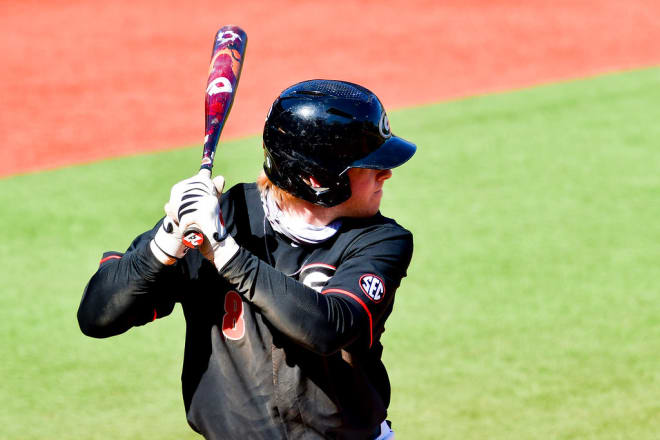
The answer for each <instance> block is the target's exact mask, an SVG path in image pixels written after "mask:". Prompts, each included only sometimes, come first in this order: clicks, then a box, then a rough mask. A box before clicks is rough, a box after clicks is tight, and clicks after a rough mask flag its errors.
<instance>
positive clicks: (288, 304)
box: [220, 249, 364, 355]
mask: <svg viewBox="0 0 660 440" xmlns="http://www.w3.org/2000/svg"><path fill="white" fill-rule="evenodd" d="M220 272H221V275H223V276H224V277H225V278H226V279H227V280H228V281H229V282H230V283H232V284H233V285H234V286H235V287H236V289H237V290H238V292H239V293H240V294H242V295H243V297H244V298H245V299H246V300H247V301H249V302H250V303H252V304H254V305H255V306H257V307H258V308H259V309H260V311H261V313H262V314H263V315H264V316H265V317H266V319H268V321H269V322H270V323H271V324H273V325H274V326H275V327H276V328H277V329H278V330H279V331H281V332H282V333H284V334H285V335H287V336H288V337H289V338H290V339H292V340H293V341H294V342H296V343H298V344H300V345H302V346H304V347H306V348H307V349H309V350H312V351H314V352H316V353H319V354H322V355H329V354H332V353H334V352H336V351H338V350H339V349H341V348H343V347H345V346H346V345H348V344H350V343H351V342H352V341H354V340H355V339H356V338H357V337H358V336H359V335H360V334H361V329H362V328H363V327H364V322H363V320H364V316H363V315H362V314H361V313H360V311H358V310H356V309H355V308H354V306H353V305H352V304H351V303H350V302H349V301H346V300H343V299H341V298H337V297H334V296H328V295H322V294H320V293H318V292H317V291H315V290H314V289H311V288H309V287H307V286H305V285H303V284H302V283H300V282H298V281H296V280H294V279H292V278H291V277H288V276H286V275H285V274H283V273H282V272H280V271H278V270H276V269H274V268H273V267H271V266H269V265H268V264H266V263H264V262H263V261H261V260H259V259H258V258H257V257H256V256H254V255H252V254H251V253H250V252H248V251H246V250H245V249H241V250H240V251H239V253H238V254H237V255H236V256H235V257H234V258H233V259H232V260H231V261H230V262H229V264H227V265H226V266H225V267H224V268H223V269H222V270H221V271H220Z"/></svg>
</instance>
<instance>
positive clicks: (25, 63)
mask: <svg viewBox="0 0 660 440" xmlns="http://www.w3.org/2000/svg"><path fill="white" fill-rule="evenodd" d="M447 3H449V5H448V4H447ZM452 3H456V4H452ZM550 3H552V6H550ZM0 12H1V13H0V27H1V28H2V29H3V30H4V32H3V36H2V39H1V40H0V51H1V53H2V54H3V58H4V63H3V64H4V68H3V69H2V71H0V79H1V81H0V96H2V111H1V113H0V130H1V132H2V133H3V135H4V136H3V138H2V156H1V159H2V160H1V161H0V176H5V175H9V174H14V173H22V172H28V171H34V170H41V169H47V168H53V167H58V166H62V165H66V164H73V163H80V162H87V161H91V160H96V159H100V158H104V157H110V156H116V155H124V154H132V153H136V152H140V151H149V150H158V149H166V148H174V147H180V146H183V145H192V144H201V142H202V138H203V132H204V127H203V112H204V105H203V103H204V96H203V93H204V88H205V85H206V69H207V65H208V61H209V59H208V58H209V55H210V51H211V47H212V39H213V35H214V34H215V31H216V30H217V28H218V27H219V26H221V25H224V24H232V23H233V24H238V25H240V26H242V27H243V28H244V29H245V30H246V31H247V33H248V36H249V44H248V49H247V55H246V62H245V66H244V69H243V76H242V78H241V85H240V87H239V92H238V96H237V98H236V101H235V105H234V108H233V110H232V115H231V117H230V119H229V122H228V123H227V125H226V127H225V131H224V133H223V138H230V137H237V136H245V135H251V134H256V133H258V132H259V131H260V129H261V125H262V124H263V119H264V116H265V114H266V111H267V109H268V106H269V105H270V102H271V101H272V100H273V98H274V97H275V96H276V94H277V93H278V92H279V91H280V90H281V89H282V88H284V87H285V86H287V85H289V84H291V83H293V82H296V81H299V80H303V79H309V78H338V79H346V80H350V81H355V82H359V83H361V84H363V85H365V86H367V87H369V88H370V89H372V90H373V91H374V92H376V93H377V94H378V95H379V96H380V97H381V98H382V100H383V101H384V103H385V105H386V107H388V108H390V109H391V108H396V107H401V106H412V105H417V104H422V103H430V102H436V101H439V100H443V99H448V98H455V97H460V96H465V95H470V94H475V93H485V92H491V91H497V90H505V89H509V88H515V87H521V86H527V85H532V84H537V83H543V82H549V81H554V80H560V79H567V78H574V77H580V76H586V75H592V74H597V73H602V72H609V71H615V70H622V69H630V68H636V67H643V66H649V65H655V64H658V63H659V62H660V26H658V25H657V17H658V16H660V2H657V1H655V0H630V1H627V2H622V1H620V0H584V1H556V2H546V1H540V0H537V1H527V2H522V1H513V0H496V1H492V0H480V1H477V0H472V1H462V2H460V4H459V2H436V1H432V0H426V1H425V0H406V1H403V0H395V1H375V0H363V1H353V2H349V1H335V2H323V3H322V2H313V1H300V0H298V1H296V0H287V1H277V2H275V1H273V2H260V1H253V0H245V1H242V2H237V3H229V2H210V1H201V0H188V1H186V2H185V6H181V2H175V1H173V0H161V1H154V0H145V1H127V0H118V1H114V2H95V1H61V0H51V1H49V2H41V1H35V0H24V1H21V2H9V1H1V0H0ZM200 154H201V153H200Z"/></svg>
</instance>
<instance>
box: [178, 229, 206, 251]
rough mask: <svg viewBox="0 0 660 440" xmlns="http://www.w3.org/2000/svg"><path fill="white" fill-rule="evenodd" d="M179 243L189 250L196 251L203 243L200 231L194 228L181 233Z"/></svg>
mask: <svg viewBox="0 0 660 440" xmlns="http://www.w3.org/2000/svg"><path fill="white" fill-rule="evenodd" d="M181 242H182V243H183V244H184V246H186V247H187V248H190V249H198V248H199V247H200V246H201V245H202V243H204V235H203V234H202V231H200V230H199V229H196V228H190V229H188V230H186V231H184V233H183V237H182V238H181Z"/></svg>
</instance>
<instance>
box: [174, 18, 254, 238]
mask: <svg viewBox="0 0 660 440" xmlns="http://www.w3.org/2000/svg"><path fill="white" fill-rule="evenodd" d="M246 48H247V34H246V33H245V31H244V30H243V29H241V28H240V27H238V26H231V25H229V26H223V27H221V28H220V29H219V30H218V32H217V33H216V34H215V41H214V43H213V50H212V51H211V63H210V65H209V73H208V80H207V82H206V94H205V99H204V101H205V102H204V115H205V127H204V129H205V136H204V150H203V153H202V164H201V167H200V169H199V174H200V175H203V174H206V175H207V176H208V177H211V171H212V169H213V161H214V159H215V151H216V149H217V146H218V140H219V139H220V133H222V129H223V127H224V125H225V122H226V120H227V117H228V116H229V111H230V110H231V106H232V104H233V102H234V96H235V95H236V88H237V87H238V80H239V78H240V76H241V70H242V68H243V59H244V57H245V49H246ZM182 241H183V244H184V245H186V246H187V247H189V248H191V249H196V248H198V247H199V246H201V244H202V243H203V241H204V236H203V235H202V232H201V230H200V229H199V228H198V227H196V226H195V225H193V226H191V227H189V228H188V229H186V230H185V231H184V232H183V240H182Z"/></svg>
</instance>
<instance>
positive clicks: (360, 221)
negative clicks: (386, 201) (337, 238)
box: [341, 212, 413, 253]
mask: <svg viewBox="0 0 660 440" xmlns="http://www.w3.org/2000/svg"><path fill="white" fill-rule="evenodd" d="M341 235H342V239H341V241H342V242H343V243H344V245H345V246H346V248H347V249H352V250H354V251H355V250H358V249H360V248H367V247H371V246H379V247H392V248H393V250H394V249H396V250H397V252H402V253H412V248H413V234H412V232H410V231H409V230H408V229H406V228H404V227H403V226H401V225H400V224H399V223H397V222H396V220H394V219H392V218H389V217H385V216H384V215H382V214H381V213H380V212H379V213H377V214H376V215H374V216H373V217H369V218H350V219H345V220H344V222H343V224H342V228H341Z"/></svg>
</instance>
